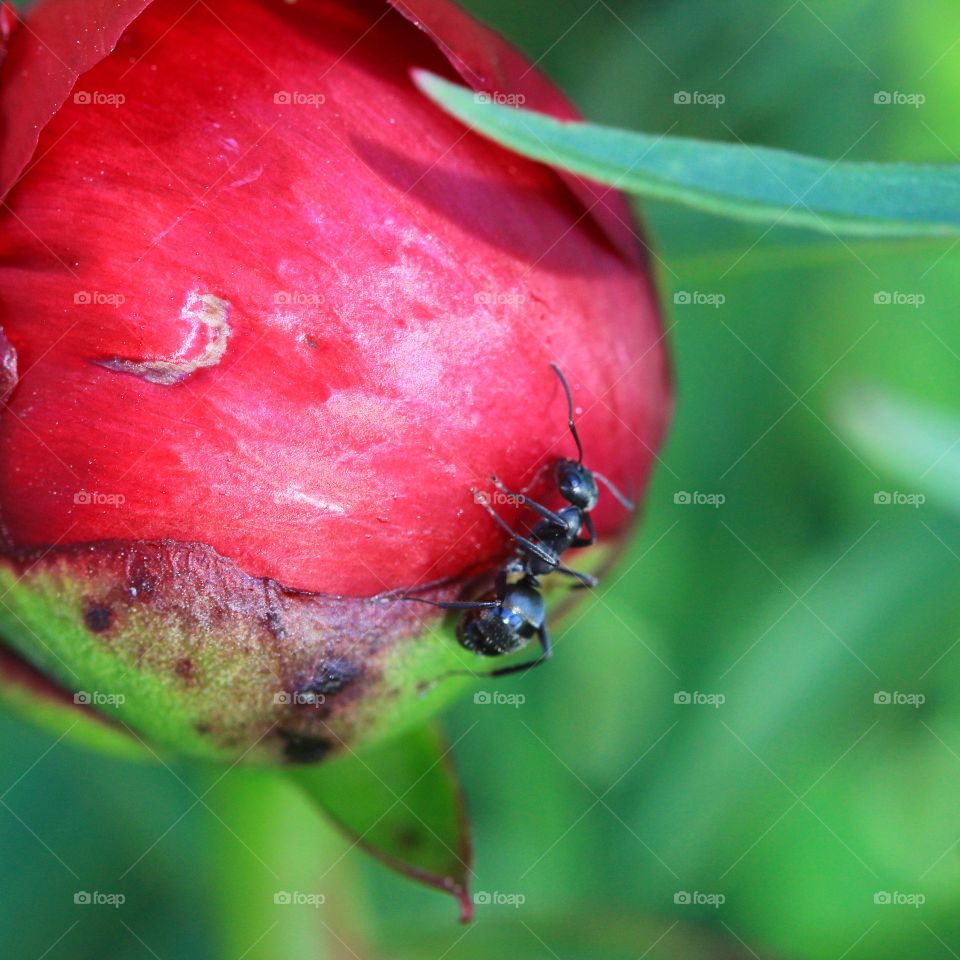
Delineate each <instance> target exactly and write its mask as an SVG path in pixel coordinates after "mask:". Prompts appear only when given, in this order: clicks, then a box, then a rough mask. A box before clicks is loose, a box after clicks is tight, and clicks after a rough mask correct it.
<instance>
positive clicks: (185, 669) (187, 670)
mask: <svg viewBox="0 0 960 960" xmlns="http://www.w3.org/2000/svg"><path fill="white" fill-rule="evenodd" d="M173 670H174V673H176V675H177V676H178V677H181V678H182V679H184V680H193V678H194V674H195V673H196V667H195V666H194V663H193V661H192V660H191V659H190V658H189V657H181V658H180V659H179V660H178V661H177V662H176V663H175V664H174V665H173Z"/></svg>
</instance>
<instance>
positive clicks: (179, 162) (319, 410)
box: [0, 0, 669, 595]
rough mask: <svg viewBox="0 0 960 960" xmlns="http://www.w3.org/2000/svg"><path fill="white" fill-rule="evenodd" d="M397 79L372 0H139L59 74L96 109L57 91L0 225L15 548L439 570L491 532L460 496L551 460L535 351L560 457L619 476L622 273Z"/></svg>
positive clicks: (624, 361) (647, 406) (643, 335)
mask: <svg viewBox="0 0 960 960" xmlns="http://www.w3.org/2000/svg"><path fill="white" fill-rule="evenodd" d="M43 9H47V8H46V7H44V8H43ZM58 9H59V7H58ZM15 45H16V44H14V46H15ZM412 66H423V67H426V68H428V69H432V70H433V71H434V72H441V73H444V74H446V75H450V74H451V73H452V71H451V70H450V68H449V66H448V65H447V64H446V63H445V62H444V61H443V60H442V59H441V57H440V56H439V55H438V54H437V52H436V49H435V48H434V47H433V45H432V43H431V42H430V41H429V40H428V39H427V38H426V35H425V34H421V33H418V32H417V31H415V30H414V29H413V28H412V27H410V26H409V25H408V23H407V21H405V20H403V19H402V18H401V17H399V16H398V15H396V14H395V13H393V12H390V13H388V14H387V15H386V16H384V15H383V7H382V6H381V5H380V4H377V3H369V4H364V3H357V2H354V3H349V4H347V3H345V2H344V3H337V2H333V0H325V2H320V0H317V2H309V0H308V2H301V3H298V4H292V5H287V4H277V5H272V6H269V7H268V6H267V5H265V4H264V5H261V4H258V3H253V2H249V0H230V2H226V0H224V2H220V3H218V4H217V6H216V8H215V9H214V8H212V7H210V6H208V5H206V4H197V5H190V4H189V2H188V0H177V2H174V0H157V2H156V3H154V4H153V5H151V6H150V7H149V8H148V10H147V11H146V12H145V13H143V14H142V15H141V16H140V17H139V18H138V19H137V20H136V21H135V23H134V24H133V25H132V26H131V27H130V28H129V30H128V31H127V32H126V34H125V35H124V37H123V39H122V41H121V45H120V46H119V47H118V48H117V50H116V51H115V52H114V53H113V54H112V55H111V56H109V57H107V58H106V59H105V60H103V61H102V62H101V63H100V64H99V65H98V66H96V67H95V68H93V69H91V70H90V71H88V72H87V74H86V75H85V76H84V79H83V84H82V88H81V90H80V92H86V93H88V94H89V93H90V92H94V93H98V94H100V95H103V96H106V97H110V96H114V95H115V94H117V93H120V92H122V94H123V96H124V97H125V98H126V101H125V103H124V104H123V105H119V106H117V105H111V103H109V102H106V103H103V104H97V103H95V102H94V103H86V104H85V103H83V102H77V101H76V100H75V98H71V99H70V101H69V102H68V103H66V104H65V105H64V106H63V108H62V109H61V110H60V111H59V112H58V113H57V115H56V116H55V117H54V119H53V120H52V122H51V123H50V124H49V125H48V126H47V128H46V129H45V130H44V132H43V136H42V138H41V141H40V150H39V152H38V158H37V161H36V163H35V164H34V165H33V166H32V168H31V169H30V172H29V174H28V175H27V176H26V177H25V178H23V180H21V182H20V183H19V185H18V186H17V188H16V189H15V190H14V191H13V192H12V193H11V194H10V196H9V198H8V202H9V204H10V207H11V213H10V214H9V215H7V216H6V217H5V218H4V220H3V223H2V227H3V229H2V232H0V238H2V239H0V286H2V288H3V293H4V296H3V299H2V305H0V325H2V326H3V327H4V328H5V330H6V332H7V335H8V337H9V339H10V341H11V343H12V344H13V346H14V347H16V349H17V353H18V355H19V365H20V382H19V384H18V386H17V388H16V389H15V391H14V393H13V396H12V397H11V399H10V401H9V404H8V407H7V411H6V413H4V415H3V417H2V418H0V450H2V457H0V510H2V512H3V519H4V524H5V526H6V529H7V532H8V533H9V535H10V536H11V538H12V540H13V542H14V543H15V544H16V545H19V546H36V545H43V544H48V543H53V542H61V543H78V542H84V541H90V540H102V539H108V538H118V539H123V540H139V539H149V538H170V539H174V540H179V541H196V542H201V543H207V544H210V545H212V546H213V547H214V548H215V549H216V550H218V551H219V552H220V553H222V554H224V555H225V556H228V557H230V558H232V559H234V560H235V561H237V562H238V563H239V564H240V565H241V566H242V568H243V569H244V570H245V571H246V572H248V573H251V574H253V575H256V576H269V577H273V578H275V579H277V580H280V581H281V582H284V583H286V584H289V585H291V586H297V587H302V588H305V589H310V590H316V591H321V592H329V593H343V594H352V595H369V594H372V593H376V592H378V591H380V590H383V589H385V588H391V587H399V586H406V585H409V584H412V583H414V582H417V581H421V580H430V579H437V578H441V577H446V576H450V577H456V576H462V575H464V573H465V572H466V571H470V570H475V569H476V568H477V566H478V565H480V566H489V565H490V561H491V558H492V557H496V556H497V555H498V553H499V552H502V550H503V548H504V538H503V535H502V533H501V532H500V531H499V530H498V529H497V528H496V527H495V526H494V525H493V522H492V521H491V520H490V519H489V517H487V516H486V515H485V514H484V513H483V511H482V510H481V509H480V508H479V506H478V505H477V504H476V503H475V502H474V501H473V499H472V497H471V496H470V493H469V490H470V488H471V487H472V486H482V487H485V488H489V487H488V483H489V481H488V478H489V475H490V474H491V473H494V472H496V473H497V474H498V475H499V476H501V478H502V479H503V480H504V481H506V482H508V483H510V484H512V485H514V486H517V485H520V484H523V483H525V482H530V481H531V480H532V479H533V475H534V473H535V472H536V471H537V469H538V468H539V467H541V466H543V465H545V464H549V463H550V462H551V461H552V460H555V459H556V458H557V457H558V456H562V455H570V454H571V453H573V445H572V442H571V441H570V438H569V436H568V435H567V433H566V422H565V409H564V403H563V398H562V395H561V393H560V391H559V387H558V384H557V382H556V379H555V378H554V376H553V374H552V372H551V371H550V368H549V363H550V361H556V362H558V363H559V364H560V365H561V367H563V369H564V370H565V371H566V372H567V374H568V375H569V377H570V379H571V383H572V386H573V389H574V393H575V397H576V401H577V404H578V406H579V407H581V408H582V410H583V413H582V416H581V417H580V421H579V425H580V428H581V434H582V436H583V437H584V441H585V445H586V449H587V456H588V463H589V464H590V465H591V466H594V467H595V468H596V469H598V470H600V471H601V472H603V473H604V474H607V475H608V476H610V478H611V479H612V480H614V482H616V483H618V484H619V485H620V486H628V485H630V483H631V482H632V484H633V487H634V490H637V491H638V490H639V489H640V487H641V486H642V484H643V482H644V480H645V478H646V475H647V473H648V472H649V468H650V463H651V459H652V455H653V454H652V451H653V450H655V449H656V448H657V446H658V443H659V440H660V437H661V435H662V432H663V427H664V423H665V420H666V415H667V409H668V405H669V399H668V388H667V385H666V371H665V360H664V351H663V347H662V344H661V337H662V333H661V330H660V326H659V321H658V315H657V310H656V305H655V302H654V297H653V294H652V290H651V285H650V281H649V278H648V277H646V276H644V275H643V273H642V272H641V271H640V270H638V269H637V268H636V266H635V265H631V264H628V263H626V262H625V261H624V259H623V258H622V257H621V256H620V255H618V254H617V253H615V252H614V251H613V250H611V249H610V247H609V245H608V244H607V243H606V242H605V241H604V239H603V238H602V237H601V236H600V235H599V232H598V231H597V230H596V229H595V228H594V225H593V224H591V223H590V222H589V221H588V220H586V219H585V218H583V216H582V213H583V211H582V207H581V205H580V204H579V203H578V202H576V201H575V199H574V198H573V197H572V196H571V194H570V192H569V191H568V190H567V189H566V187H564V186H563V185H562V184H561V183H560V181H559V180H558V179H557V177H556V176H555V174H554V173H553V172H552V171H550V170H549V169H547V168H545V167H543V166H541V165H538V164H534V163H531V162H529V161H526V160H523V159H522V158H519V157H516V156H514V155H512V154H510V153H508V152H506V151H504V150H502V149H500V148H499V147H496V146H495V145H494V144H492V143H490V142H488V141H486V140H484V139H482V138H480V137H477V136H474V135H473V134H471V133H469V132H466V131H465V130H464V129H463V127H462V126H460V125H459V124H458V123H456V122H455V121H454V120H452V119H451V118H449V117H447V116H445V115H444V114H442V113H441V112H440V111H439V110H438V109H436V108H435V107H434V106H433V105H432V104H430V103H429V102H428V101H427V100H426V99H425V98H424V97H422V96H421V95H420V94H419V93H418V92H417V91H416V89H415V88H414V87H413V85H412V84H411V82H410V79H409V71H410V68H411V67H412ZM278 91H287V92H289V91H304V92H307V93H309V92H310V91H320V92H322V93H323V95H324V96H325V97H326V103H325V104H324V105H323V107H322V109H319V108H313V107H311V106H307V105H298V104H293V103H287V104H283V103H277V102H275V100H274V97H275V95H276V94H277V93H278ZM65 224H68V225H69V229H68V230H65V229H64V227H65ZM284 296H285V297H286V299H285V300H282V299H279V298H281V297H284ZM78 298H79V299H78ZM121 298H122V299H121ZM498 298H499V299H498ZM504 298H505V299H504ZM85 300H86V301H87V302H85ZM90 301H92V302H90ZM218 304H220V305H221V306H218ZM204 318H206V319H204ZM207 321H209V322H207ZM170 364H173V367H171V366H170ZM181 374H182V376H181ZM93 494H98V495H99V496H100V497H101V498H106V499H102V500H99V501H98V500H97V499H95V498H93V499H91V498H92V495H93ZM120 497H122V498H124V499H123V502H122V503H121V502H118V498H120ZM517 512H518V511H516V510H512V511H511V510H509V509H506V510H505V515H506V516H507V517H509V518H510V519H514V518H515V517H516V514H517ZM598 521H599V524H600V527H601V529H602V530H606V531H608V532H609V531H611V530H615V529H616V528H617V527H618V526H620V525H622V522H623V513H622V511H620V510H619V508H617V507H616V506H615V505H613V504H611V503H610V501H609V498H607V503H606V506H603V509H601V510H600V511H599V512H598Z"/></svg>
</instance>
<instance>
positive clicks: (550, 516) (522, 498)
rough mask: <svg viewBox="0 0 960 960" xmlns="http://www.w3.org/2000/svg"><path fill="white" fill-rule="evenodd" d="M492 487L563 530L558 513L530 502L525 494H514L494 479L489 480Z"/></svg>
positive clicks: (561, 518) (533, 501) (563, 525)
mask: <svg viewBox="0 0 960 960" xmlns="http://www.w3.org/2000/svg"><path fill="white" fill-rule="evenodd" d="M490 479H491V480H492V481H493V483H494V486H495V487H496V488H497V489H498V490H499V491H500V492H501V493H505V494H506V495H507V496H508V497H514V498H515V499H516V500H517V502H518V503H522V504H523V505H524V506H527V507H529V508H530V509H531V510H535V511H536V512H537V513H539V514H540V516H541V517H543V518H544V520H549V521H550V522H551V523H555V524H556V525H557V526H558V527H560V528H564V527H566V524H565V523H564V522H563V517H561V516H560V514H559V513H555V512H554V511H553V510H551V509H550V508H549V507H545V506H543V505H542V504H540V503H537V502H536V501H535V500H531V499H530V498H529V497H528V496H527V495H526V494H525V493H514V492H513V491H512V490H510V489H509V488H507V487H505V486H504V485H503V484H502V483H501V482H500V481H499V480H498V479H497V478H496V477H491V478H490Z"/></svg>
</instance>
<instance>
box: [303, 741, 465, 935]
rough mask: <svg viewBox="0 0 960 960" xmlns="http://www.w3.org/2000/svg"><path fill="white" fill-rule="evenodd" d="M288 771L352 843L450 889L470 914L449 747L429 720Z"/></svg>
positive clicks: (461, 814) (462, 829) (461, 820)
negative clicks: (325, 760)
mask: <svg viewBox="0 0 960 960" xmlns="http://www.w3.org/2000/svg"><path fill="white" fill-rule="evenodd" d="M290 775H291V776H292V777H293V778H294V779H295V780H296V781H297V782H298V783H299V784H300V786H301V787H303V788H304V789H305V790H306V791H307V793H308V794H309V795H310V796H311V797H312V798H313V799H314V800H315V801H316V802H317V804H319V806H320V807H321V808H322V809H323V810H324V811H325V812H326V813H327V815H328V816H330V817H331V818H332V819H333V820H334V822H335V823H336V824H337V825H338V826H339V827H341V829H342V830H343V831H344V832H345V833H346V834H347V835H348V836H349V837H350V838H351V839H353V840H354V841H356V843H357V844H358V845H359V846H361V847H363V848H364V849H365V850H366V851H367V852H368V853H371V854H372V855H373V856H374V857H376V858H377V859H378V860H380V861H382V862H383V863H385V864H386V865H387V866H389V867H392V868H393V869H394V870H398V871H399V872H401V873H403V874H406V875H407V876H409V877H412V878H413V879H415V880H419V881H420V882H422V883H426V884H428V885H430V886H434V887H439V888H440V889H441V890H445V891H447V892H448V893H451V894H453V896H455V897H456V898H457V899H458V900H459V901H460V904H461V908H462V917H463V919H464V920H468V919H469V918H470V915H471V912H472V911H471V901H470V897H469V891H468V874H469V872H470V860H471V849H470V836H469V828H468V824H467V818H466V814H465V812H464V806H463V797H462V795H461V792H460V784H459V781H458V779H457V776H456V773H455V771H454V769H453V766H452V764H451V762H450V760H449V747H448V746H447V744H446V743H445V741H444V739H443V737H442V736H441V735H440V734H439V733H438V732H437V730H436V729H435V728H433V727H431V726H425V727H421V728H419V729H417V730H414V731H413V732H411V733H408V734H406V735H404V736H403V737H401V738H399V739H395V740H390V741H388V742H387V743H384V744H382V745H380V746H378V747H377V748H375V749H373V750H369V751H364V752H363V753H362V754H361V753H353V752H351V753H348V754H346V755H345V756H342V757H339V758H337V759H336V760H332V761H330V762H329V763H325V764H320V765H317V766H314V767H303V768H300V769H297V770H294V771H292V772H291V774H290Z"/></svg>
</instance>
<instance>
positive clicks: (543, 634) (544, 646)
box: [485, 625, 553, 677]
mask: <svg viewBox="0 0 960 960" xmlns="http://www.w3.org/2000/svg"><path fill="white" fill-rule="evenodd" d="M537 638H538V639H539V641H540V651H541V652H540V656H539V657H536V658H535V659H534V660H528V661H527V662H526V663H516V664H514V665H513V666H512V667H500V668H499V669H497V670H491V671H490V672H489V673H487V674H485V676H488V677H506V676H508V675H509V674H511V673H525V672H526V671H527V670H532V669H533V668H534V667H539V666H540V664H541V663H546V662H547V661H548V660H549V659H550V658H551V657H552V656H553V646H552V644H551V643H550V636H549V634H548V633H547V628H546V626H545V625H541V626H540V627H539V629H538V630H537Z"/></svg>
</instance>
